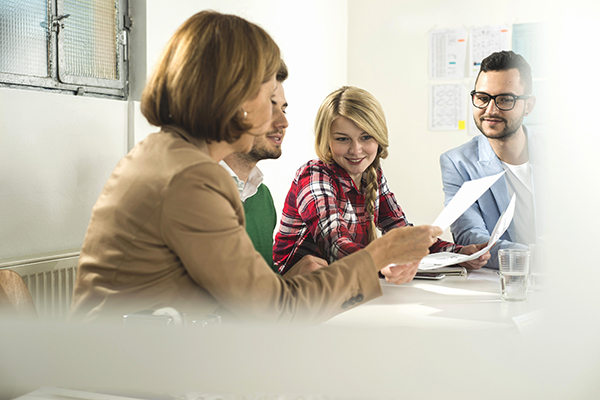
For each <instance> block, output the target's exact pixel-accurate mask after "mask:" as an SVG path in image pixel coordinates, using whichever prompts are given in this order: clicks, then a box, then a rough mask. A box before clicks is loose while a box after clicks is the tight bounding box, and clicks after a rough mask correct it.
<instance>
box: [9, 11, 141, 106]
mask: <svg viewBox="0 0 600 400" xmlns="http://www.w3.org/2000/svg"><path fill="white" fill-rule="evenodd" d="M116 1H118V8H117V24H118V27H117V29H118V32H119V34H118V38H117V51H118V56H117V70H118V76H119V79H118V80H112V79H102V78H90V77H78V76H69V77H68V78H67V76H65V75H64V74H62V76H61V66H62V65H64V62H65V61H64V56H63V52H62V48H63V47H62V46H63V36H62V35H61V30H62V29H63V27H64V24H65V22H64V21H63V19H64V18H61V16H62V15H63V14H62V10H63V0H47V10H48V21H47V22H48V28H47V29H48V32H47V33H48V40H47V60H48V64H47V65H48V76H47V77H39V76H31V75H21V74H14V73H7V72H0V87H9V88H15V89H32V90H38V91H39V90H42V91H51V92H54V93H57V92H58V93H64V94H71V95H79V96H92V97H109V98H117V99H122V100H126V99H127V97H128V92H129V65H128V64H129V46H128V41H129V32H130V30H131V25H132V24H131V18H130V16H129V4H128V0H116ZM17 34H18V33H17Z"/></svg>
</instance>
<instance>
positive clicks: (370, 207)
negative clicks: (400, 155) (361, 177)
mask: <svg viewBox="0 0 600 400" xmlns="http://www.w3.org/2000/svg"><path fill="white" fill-rule="evenodd" d="M377 168H379V156H377V157H376V158H375V160H374V161H373V162H372V163H371V165H369V167H368V168H367V170H366V171H365V172H366V181H367V186H366V187H365V211H366V213H367V217H368V218H369V227H368V234H369V236H368V243H371V242H372V241H373V240H375V239H377V231H376V227H375V200H376V199H377V189H378V187H379V185H378V184H377Z"/></svg>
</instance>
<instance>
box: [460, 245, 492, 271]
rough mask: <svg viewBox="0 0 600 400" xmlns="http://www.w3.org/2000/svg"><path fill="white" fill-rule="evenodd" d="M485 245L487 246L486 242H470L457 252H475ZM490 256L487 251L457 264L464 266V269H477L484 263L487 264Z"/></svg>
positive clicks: (466, 253) (467, 253)
mask: <svg viewBox="0 0 600 400" xmlns="http://www.w3.org/2000/svg"><path fill="white" fill-rule="evenodd" d="M485 246H487V243H482V244H471V245H469V246H465V247H463V248H462V249H460V251H459V253H460V254H465V255H469V254H473V253H477V252H478V251H479V250H481V249H483V248H484V247H485ZM490 258H491V254H490V252H489V251H487V252H486V253H484V254H482V255H480V256H479V257H478V258H476V259H474V260H471V261H465V262H463V263H460V264H458V265H460V266H461V267H465V268H466V269H479V268H481V267H483V266H484V265H485V264H487V262H488V260H489V259H490Z"/></svg>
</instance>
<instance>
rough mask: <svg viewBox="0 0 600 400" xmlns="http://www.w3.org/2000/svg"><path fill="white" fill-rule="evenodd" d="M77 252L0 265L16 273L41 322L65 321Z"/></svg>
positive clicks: (73, 281)
mask: <svg viewBox="0 0 600 400" xmlns="http://www.w3.org/2000/svg"><path fill="white" fill-rule="evenodd" d="M78 259H79V253H78V252H73V253H67V254H61V255H54V256H48V257H40V258H33V259H28V260H20V261H18V262H12V263H5V264H0V268H8V269H12V270H14V271H15V272H17V273H18V274H19V275H21V277H23V280H24V281H25V284H26V285H27V287H28V288H29V292H30V293H31V297H32V298H33V302H34V303H35V308H36V309H37V312H38V315H39V317H40V319H43V320H49V321H64V320H65V319H66V317H67V315H68V313H69V307H70V306H71V298H72V296H73V287H74V286H75V272H76V267H77V260H78Z"/></svg>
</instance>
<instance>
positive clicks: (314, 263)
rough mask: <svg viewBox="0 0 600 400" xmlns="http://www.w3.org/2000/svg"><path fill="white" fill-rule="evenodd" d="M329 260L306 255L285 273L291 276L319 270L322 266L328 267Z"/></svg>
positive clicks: (286, 275)
mask: <svg viewBox="0 0 600 400" xmlns="http://www.w3.org/2000/svg"><path fill="white" fill-rule="evenodd" d="M326 266H327V261H325V260H323V259H322V258H319V257H315V256H311V255H306V256H304V257H302V258H301V259H300V261H298V262H297V263H296V264H294V266H293V267H292V268H290V270H289V271H288V272H286V273H285V275H284V276H285V277H286V278H287V277H291V276H295V275H302V274H308V273H311V272H313V271H316V270H318V269H319V268H321V267H326Z"/></svg>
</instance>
